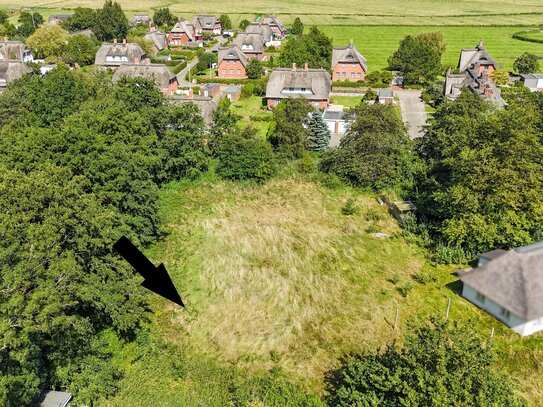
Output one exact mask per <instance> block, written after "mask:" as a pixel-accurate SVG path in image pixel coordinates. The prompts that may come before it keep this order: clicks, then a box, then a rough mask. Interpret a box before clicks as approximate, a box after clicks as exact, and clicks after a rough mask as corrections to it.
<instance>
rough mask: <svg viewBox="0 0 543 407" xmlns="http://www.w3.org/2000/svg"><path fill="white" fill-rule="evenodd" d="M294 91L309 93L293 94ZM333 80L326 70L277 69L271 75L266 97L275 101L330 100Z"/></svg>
mask: <svg viewBox="0 0 543 407" xmlns="http://www.w3.org/2000/svg"><path fill="white" fill-rule="evenodd" d="M289 88H292V89H304V88H305V89H306V92H307V93H293V92H290V91H289ZM331 90H332V79H331V78H330V74H329V73H328V71H326V70H325V69H307V70H305V69H290V68H277V69H274V70H273V71H272V73H271V74H270V79H269V81H268V85H267V87H266V97H267V98H273V99H283V98H293V97H304V98H306V99H309V100H328V99H329V98H330V92H331Z"/></svg>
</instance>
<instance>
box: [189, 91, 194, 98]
mask: <svg viewBox="0 0 543 407" xmlns="http://www.w3.org/2000/svg"><path fill="white" fill-rule="evenodd" d="M193 98H194V92H193V91H192V88H190V89H189V99H193Z"/></svg>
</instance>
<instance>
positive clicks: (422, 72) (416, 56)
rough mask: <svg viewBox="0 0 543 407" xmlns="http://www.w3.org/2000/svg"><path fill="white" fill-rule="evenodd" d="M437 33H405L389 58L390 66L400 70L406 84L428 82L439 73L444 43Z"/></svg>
mask: <svg viewBox="0 0 543 407" xmlns="http://www.w3.org/2000/svg"><path fill="white" fill-rule="evenodd" d="M438 34H441V33H420V34H417V35H407V36H406V37H405V38H404V39H403V40H402V41H401V42H400V46H399V48H398V49H397V50H396V51H395V52H394V54H392V56H391V57H390V58H389V60H388V63H389V65H390V68H391V69H394V70H398V71H401V73H402V75H403V76H404V80H405V83H406V84H428V83H431V82H432V81H434V80H435V78H436V77H437V75H439V74H440V73H441V71H442V66H441V55H442V54H443V51H444V49H445V45H444V42H443V41H442V36H441V35H438Z"/></svg>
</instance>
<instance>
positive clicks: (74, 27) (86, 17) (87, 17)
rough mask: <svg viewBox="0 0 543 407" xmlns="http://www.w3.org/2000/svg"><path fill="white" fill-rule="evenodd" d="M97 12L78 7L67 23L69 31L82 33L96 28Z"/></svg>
mask: <svg viewBox="0 0 543 407" xmlns="http://www.w3.org/2000/svg"><path fill="white" fill-rule="evenodd" d="M95 24H96V11H95V10H93V9H91V8H88V7H77V8H76V9H75V10H74V13H73V14H72V16H71V17H70V18H69V19H68V21H67V22H66V25H67V29H68V30H69V31H80V30H86V29H89V28H90V29H92V28H94V25H95Z"/></svg>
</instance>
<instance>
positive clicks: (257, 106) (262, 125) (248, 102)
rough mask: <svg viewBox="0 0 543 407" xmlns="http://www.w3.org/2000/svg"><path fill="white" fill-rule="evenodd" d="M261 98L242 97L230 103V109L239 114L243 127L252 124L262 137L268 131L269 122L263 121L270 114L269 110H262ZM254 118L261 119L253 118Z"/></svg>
mask: <svg viewBox="0 0 543 407" xmlns="http://www.w3.org/2000/svg"><path fill="white" fill-rule="evenodd" d="M262 103H263V102H262V98H261V97H259V96H251V97H249V98H242V99H240V100H239V101H237V102H236V103H233V104H232V108H231V110H232V111H233V112H234V113H235V114H237V115H239V116H241V119H240V121H239V123H240V124H241V126H242V127H243V128H245V127H247V126H253V127H256V128H257V129H258V132H259V134H260V135H261V136H262V137H264V136H266V134H267V133H268V128H269V126H270V122H268V121H264V120H266V118H268V117H270V116H271V112H269V111H267V110H263V109H262V108H261V106H263V104H262ZM254 118H258V119H263V120H254Z"/></svg>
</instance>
